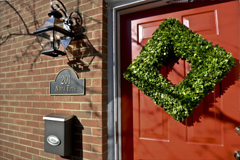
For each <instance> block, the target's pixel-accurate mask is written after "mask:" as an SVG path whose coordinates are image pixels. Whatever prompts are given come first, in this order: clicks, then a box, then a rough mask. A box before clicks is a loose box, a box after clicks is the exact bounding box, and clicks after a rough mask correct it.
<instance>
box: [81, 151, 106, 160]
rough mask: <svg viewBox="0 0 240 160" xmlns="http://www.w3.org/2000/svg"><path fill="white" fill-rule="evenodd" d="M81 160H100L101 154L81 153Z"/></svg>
mask: <svg viewBox="0 0 240 160" xmlns="http://www.w3.org/2000/svg"><path fill="white" fill-rule="evenodd" d="M83 158H84V159H97V160H102V159H103V157H102V154H99V153H90V152H83Z"/></svg>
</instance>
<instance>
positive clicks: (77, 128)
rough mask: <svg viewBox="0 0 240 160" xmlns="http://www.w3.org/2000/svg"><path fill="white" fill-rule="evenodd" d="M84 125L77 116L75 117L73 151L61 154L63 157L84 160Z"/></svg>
mask: <svg viewBox="0 0 240 160" xmlns="http://www.w3.org/2000/svg"><path fill="white" fill-rule="evenodd" d="M82 130H84V127H83V125H82V124H81V122H80V121H79V120H78V118H77V117H76V116H74V118H73V139H72V141H73V146H72V147H73V148H72V149H73V152H72V154H71V155H69V156H65V157H63V156H60V157H61V158H63V159H71V160H82V159H83V143H82Z"/></svg>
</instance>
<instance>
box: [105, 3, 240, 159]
mask: <svg viewBox="0 0 240 160" xmlns="http://www.w3.org/2000/svg"><path fill="white" fill-rule="evenodd" d="M105 1H106V2H107V3H108V61H107V63H108V159H116V160H117V159H120V160H121V159H122V143H121V142H122V137H121V114H122V113H121V59H120V54H121V53H120V31H121V29H120V27H119V26H120V17H121V16H122V15H126V14H130V13H134V12H139V11H144V10H147V9H153V8H157V7H161V6H166V5H171V4H173V3H174V0H122V1H114V0H105ZM194 1H195V0H179V2H176V3H190V2H194ZM230 1H234V0H230ZM236 1H239V2H240V0H236ZM222 2H224V1H222ZM215 3H219V1H218V0H216V2H215ZM220 3H221V2H220Z"/></svg>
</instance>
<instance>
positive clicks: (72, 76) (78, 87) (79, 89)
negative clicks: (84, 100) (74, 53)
mask: <svg viewBox="0 0 240 160" xmlns="http://www.w3.org/2000/svg"><path fill="white" fill-rule="evenodd" d="M84 83H85V81H84V79H83V78H82V79H78V76H77V74H76V72H74V71H73V70H72V69H63V70H61V71H60V72H59V73H58V75H57V76H56V79H55V81H52V82H50V94H51V95H83V94H84V85H85V84H84Z"/></svg>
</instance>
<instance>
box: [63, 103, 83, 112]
mask: <svg viewBox="0 0 240 160" xmlns="http://www.w3.org/2000/svg"><path fill="white" fill-rule="evenodd" d="M63 109H69V110H80V103H63Z"/></svg>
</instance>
